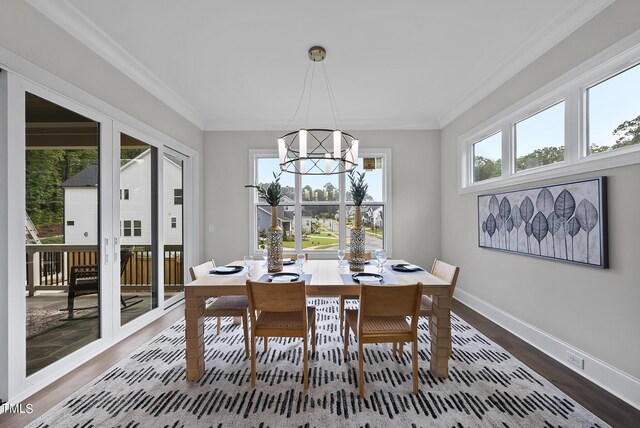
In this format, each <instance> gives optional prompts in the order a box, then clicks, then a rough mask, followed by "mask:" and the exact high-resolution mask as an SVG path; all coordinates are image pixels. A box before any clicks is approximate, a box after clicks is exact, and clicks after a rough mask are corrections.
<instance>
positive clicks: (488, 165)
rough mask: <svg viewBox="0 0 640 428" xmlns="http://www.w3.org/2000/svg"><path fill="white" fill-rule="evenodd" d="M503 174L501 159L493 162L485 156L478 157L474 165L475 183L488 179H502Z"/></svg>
mask: <svg viewBox="0 0 640 428" xmlns="http://www.w3.org/2000/svg"><path fill="white" fill-rule="evenodd" d="M501 174H502V162H501V161H500V159H497V160H491V159H488V158H485V157H483V156H476V157H475V159H474V165H473V181H482V180H486V179H487V178H493V177H500V175H501Z"/></svg>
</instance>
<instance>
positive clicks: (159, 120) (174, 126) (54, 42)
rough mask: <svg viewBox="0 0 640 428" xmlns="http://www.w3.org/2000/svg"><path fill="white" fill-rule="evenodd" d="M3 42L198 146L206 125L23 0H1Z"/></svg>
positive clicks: (46, 68)
mask: <svg viewBox="0 0 640 428" xmlns="http://www.w3.org/2000/svg"><path fill="white" fill-rule="evenodd" d="M0 10H1V12H0V46H1V47H4V48H6V49H9V50H10V51H12V52H14V53H15V54H17V55H19V56H21V57H22V58H24V59H26V60H28V61H30V62H32V63H33V64H35V65H37V66H39V67H41V68H43V69H45V70H47V71H49V72H50V73H53V74H55V75H56V76H58V77H60V78H62V79H64V80H66V81H67V82H69V83H71V84H73V85H75V86H77V87H79V88H80V89H83V90H85V91H86V92H88V93H90V94H92V95H94V96H96V97H98V98H100V99H102V100H104V101H106V102H107V103H109V104H111V105H112V106H114V107H116V108H119V109H120V110H122V111H124V112H126V113H128V114H130V115H132V116H134V117H136V118H137V119H140V120H141V121H143V122H145V123H146V124H148V125H150V126H153V127H154V128H156V129H158V130H159V131H162V132H164V133H165V134H167V135H169V136H171V137H173V138H175V139H176V140H178V141H180V142H182V143H184V144H187V145H189V146H191V147H192V148H194V149H195V150H198V151H199V150H200V149H201V147H202V131H200V130H199V129H198V128H197V127H195V126H194V125H192V124H191V123H190V122H188V121H187V120H186V119H184V118H183V117H181V116H179V115H178V114H177V113H175V112H174V111H173V110H171V109H170V108H169V107H167V106H166V105H165V104H163V103H162V102H160V101H159V100H158V99H157V98H155V97H154V96H153V95H151V94H150V93H148V92H147V91H146V90H145V89H143V88H142V87H141V86H139V85H138V84H137V83H135V82H134V81H133V80H131V79H129V78H128V77H127V76H126V75H124V74H122V73H121V72H120V71H118V70H117V69H116V68H115V67H113V66H112V65H111V64H109V63H108V62H106V61H105V60H103V59H102V58H101V57H99V56H98V55H97V54H95V53H94V52H93V51H91V50H89V48H87V47H86V46H85V45H83V44H82V43H81V42H79V41H78V40H76V39H74V38H73V37H72V36H71V35H69V34H68V33H67V32H65V31H64V30H62V29H61V28H60V27H58V26H57V25H56V24H54V23H53V22H51V21H49V20H48V19H47V18H46V17H45V16H44V15H42V14H41V13H40V12H38V11H37V10H36V9H34V8H33V7H31V6H30V5H29V4H27V3H26V2H25V1H23V0H2V5H1V6H0Z"/></svg>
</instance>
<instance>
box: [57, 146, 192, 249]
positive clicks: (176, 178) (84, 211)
mask: <svg viewBox="0 0 640 428" xmlns="http://www.w3.org/2000/svg"><path fill="white" fill-rule="evenodd" d="M163 169H164V190H163V197H164V209H163V216H162V218H163V227H164V243H165V245H181V244H182V168H181V167H180V166H179V165H177V164H176V163H174V162H173V161H171V160H169V159H167V158H164V167H163ZM149 177H151V151H150V150H147V151H145V152H143V153H141V154H140V155H139V156H137V157H136V158H135V159H132V160H131V161H129V162H127V163H126V164H125V165H123V166H122V167H121V168H120V192H119V196H120V236H121V241H120V243H121V245H151V210H150V206H151V182H150V180H149ZM98 179H99V171H98V166H97V165H91V166H89V167H88V168H85V169H84V170H82V171H80V172H79V173H78V174H76V175H74V176H73V177H70V178H69V179H68V180H66V181H65V182H63V183H62V184H61V185H60V187H61V188H62V189H63V190H64V242H65V243H66V244H76V245H80V244H90V245H95V244H97V241H96V239H97V236H98V192H97V189H98Z"/></svg>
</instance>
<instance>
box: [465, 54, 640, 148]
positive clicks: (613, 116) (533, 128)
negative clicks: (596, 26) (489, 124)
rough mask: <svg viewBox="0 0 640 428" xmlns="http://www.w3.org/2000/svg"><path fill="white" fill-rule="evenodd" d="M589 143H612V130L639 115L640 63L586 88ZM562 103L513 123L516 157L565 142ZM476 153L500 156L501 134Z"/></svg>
mask: <svg viewBox="0 0 640 428" xmlns="http://www.w3.org/2000/svg"><path fill="white" fill-rule="evenodd" d="M587 95H588V109H589V113H588V118H587V126H588V138H589V144H597V145H599V146H611V145H613V144H615V142H616V138H615V136H614V135H613V130H614V129H616V128H617V127H618V125H620V124H621V123H622V122H624V121H625V120H630V119H634V118H636V117H637V116H638V115H640V65H636V66H635V67H633V68H631V69H628V70H626V71H625V72H623V73H621V74H618V75H616V76H613V77H612V78H610V79H608V80H605V81H603V82H601V83H599V84H597V85H595V86H592V87H591V88H589V89H588V90H587ZM563 116H564V102H561V103H558V104H556V105H554V106H552V107H549V108H548V109H546V110H543V111H542V112H540V113H539V114H536V115H534V116H531V117H530V118H527V119H525V120H523V121H521V122H518V123H516V138H517V146H516V150H517V154H516V156H517V157H520V156H523V155H526V154H528V153H531V152H532V151H534V150H535V149H537V148H541V147H550V146H555V147H561V146H562V145H563V144H564V117H563ZM474 150H475V155H477V156H483V157H486V158H489V159H493V160H497V159H500V157H501V154H502V148H501V134H500V133H497V134H494V135H492V136H490V137H488V138H487V139H485V140H483V141H481V142H480V143H478V144H476V145H475V147H474Z"/></svg>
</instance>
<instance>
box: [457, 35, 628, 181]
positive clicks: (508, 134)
mask: <svg viewBox="0 0 640 428" xmlns="http://www.w3.org/2000/svg"><path fill="white" fill-rule="evenodd" d="M617 49H621V48H618V47H616V48H615V49H614V48H612V49H611V50H610V52H607V55H610V58H611V59H610V60H606V61H605V60H603V58H604V57H598V58H597V59H596V58H594V59H593V60H590V61H588V62H586V63H584V64H582V65H580V66H579V67H577V68H576V69H574V70H572V71H570V72H569V73H567V74H565V75H563V76H561V77H559V78H558V79H556V80H555V81H553V82H551V83H549V84H548V85H546V86H545V87H543V88H540V89H539V90H537V91H535V92H533V93H531V94H530V95H528V96H527V97H526V98H524V99H522V100H521V101H519V102H518V103H516V104H514V105H512V106H511V107H508V108H507V109H505V111H503V112H501V113H499V114H497V115H496V116H494V117H492V118H490V119H489V120H487V121H486V122H484V123H482V124H480V125H478V126H477V127H476V128H475V129H472V130H470V131H469V132H468V133H466V134H465V135H462V136H460V137H459V138H458V149H459V154H460V157H459V158H460V164H459V165H460V170H459V172H460V178H459V191H460V192H461V193H465V192H471V191H475V190H477V189H486V188H499V187H503V186H508V185H512V184H517V183H526V182H529V181H531V180H532V179H533V178H534V177H535V179H538V180H540V179H549V178H556V177H562V176H565V175H569V174H577V173H583V172H593V171H597V170H600V169H607V168H612V167H616V166H624V165H630V164H635V163H640V44H638V45H636V46H635V47H634V48H631V49H627V48H625V50H624V51H622V52H620V51H618V50H617ZM467 189H468V190H467Z"/></svg>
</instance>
